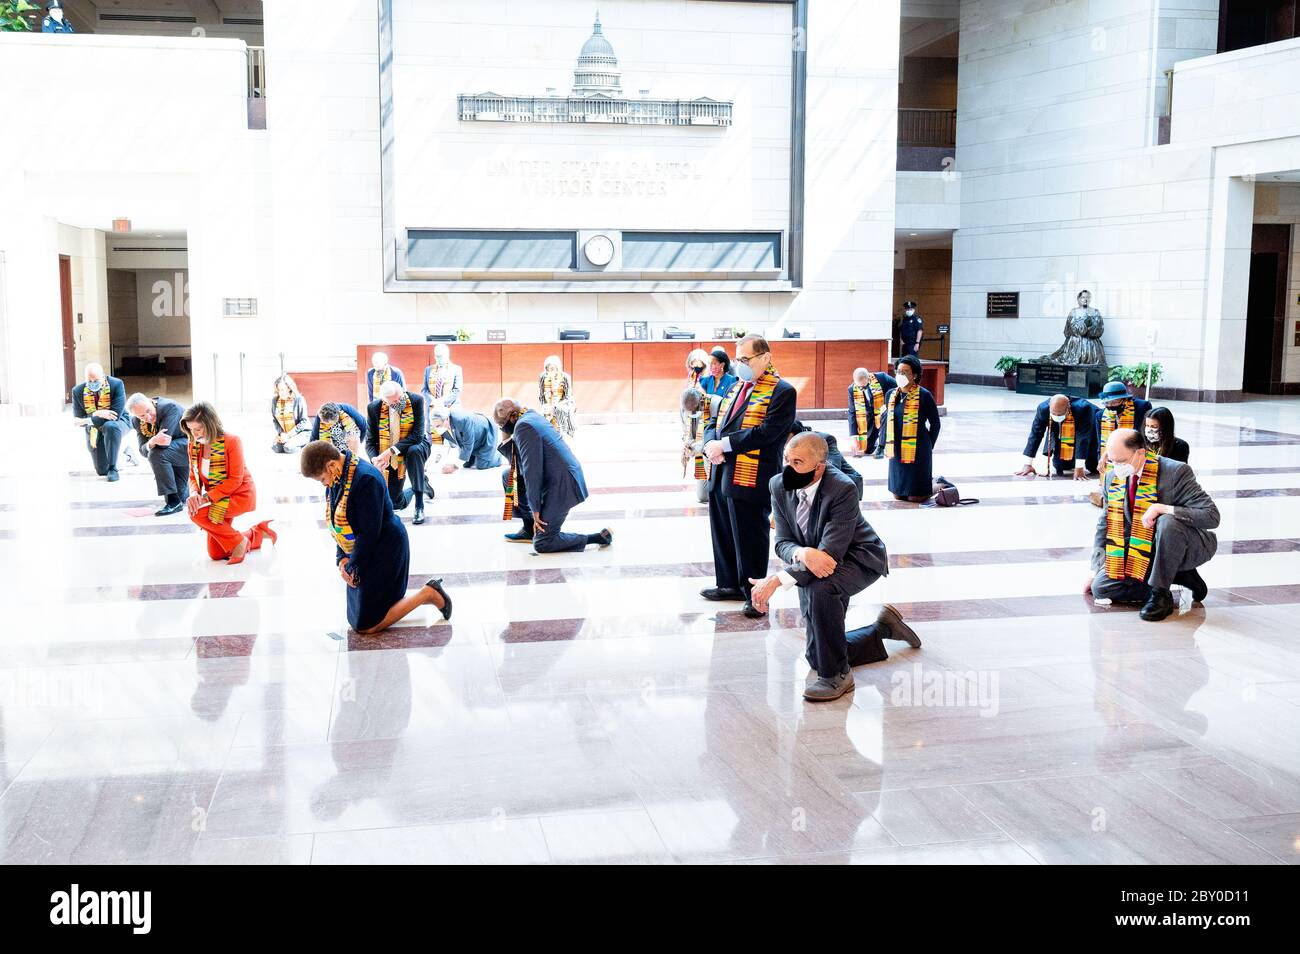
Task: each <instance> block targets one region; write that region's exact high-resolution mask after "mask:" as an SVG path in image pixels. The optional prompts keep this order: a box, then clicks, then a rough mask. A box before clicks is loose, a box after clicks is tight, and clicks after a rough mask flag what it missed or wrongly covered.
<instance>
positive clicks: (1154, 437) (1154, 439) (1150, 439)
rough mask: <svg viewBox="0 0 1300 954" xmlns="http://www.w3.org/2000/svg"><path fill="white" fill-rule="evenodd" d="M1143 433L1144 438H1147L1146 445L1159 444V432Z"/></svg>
mask: <svg viewBox="0 0 1300 954" xmlns="http://www.w3.org/2000/svg"><path fill="white" fill-rule="evenodd" d="M1145 433H1146V436H1147V443H1148V444H1159V443H1160V432H1159V431H1146V432H1145Z"/></svg>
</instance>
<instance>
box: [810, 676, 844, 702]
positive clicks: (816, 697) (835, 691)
mask: <svg viewBox="0 0 1300 954" xmlns="http://www.w3.org/2000/svg"><path fill="white" fill-rule="evenodd" d="M852 691H853V673H851V672H842V673H840V674H839V675H838V676H818V677H817V681H816V682H814V683H813V684H812V685H810V686H805V687H804V690H803V697H804V698H805V699H807V700H808V701H809V702H830V701H831V700H833V699H838V698H839V697H840V696H842V695H844V694H845V693H846V692H852Z"/></svg>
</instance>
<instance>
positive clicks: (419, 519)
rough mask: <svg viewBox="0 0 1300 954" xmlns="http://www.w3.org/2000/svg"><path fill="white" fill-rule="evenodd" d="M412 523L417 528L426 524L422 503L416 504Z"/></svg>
mask: <svg viewBox="0 0 1300 954" xmlns="http://www.w3.org/2000/svg"><path fill="white" fill-rule="evenodd" d="M411 523H413V524H415V525H416V526H417V527H418V526H419V525H420V524H422V523H424V506H423V504H422V503H420V504H416V506H415V518H414V519H413V520H412V521H411Z"/></svg>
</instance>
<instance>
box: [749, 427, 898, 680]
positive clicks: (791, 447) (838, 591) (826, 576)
mask: <svg viewBox="0 0 1300 954" xmlns="http://www.w3.org/2000/svg"><path fill="white" fill-rule="evenodd" d="M826 451H827V446H826V441H825V440H823V439H822V437H821V435H819V434H816V433H813V432H808V433H803V434H796V435H795V436H794V437H792V438H791V439H790V442H789V443H788V444H786V447H785V470H784V471H782V472H781V473H780V474H778V475H776V476H775V477H773V478H772V480H771V482H770V483H769V484H768V488H769V489H770V490H771V492H772V513H773V514H774V515H775V517H776V554H777V556H779V557H780V558H781V559H782V560H783V561H784V562H785V569H783V570H781V571H780V572H779V573H776V574H773V575H772V576H769V577H767V578H766V579H763V580H750V583H751V584H753V587H754V589H753V596H752V598H753V600H754V605H755V606H757V607H759V608H760V609H762V610H764V611H766V610H767V603H768V600H769V599H770V598H771V596H772V594H773V593H775V592H776V590H777V588H778V587H780V588H782V589H789V588H790V587H792V586H797V587H799V608H800V609H801V610H802V611H803V618H804V623H805V625H806V626H807V630H808V648H807V650H806V651H805V654H804V655H805V657H806V658H807V660H808V665H809V666H811V667H812V668H813V671H814V672H815V673H816V676H817V678H816V679H815V680H812V681H810V682H809V684H808V686H807V687H806V688H805V689H804V691H803V696H804V698H805V699H808V700H809V701H811V702H828V701H830V700H832V699H838V698H839V697H840V696H842V695H844V694H845V693H846V692H851V691H852V690H853V673H852V671H851V667H853V666H863V665H866V664H867V663H873V662H880V661H881V660H882V659H885V658H887V657H888V655H889V654H888V653H887V652H886V651H885V646H884V643H883V642H882V640H885V639H899V640H903V641H904V642H906V643H907V644H908V645H910V646H912V647H913V648H918V649H919V648H920V646H921V640H920V637H918V636H917V635H916V633H914V632H913V631H912V629H911V628H910V627H909V626H908V625H907V624H906V623H904V622H903V618H902V616H900V615H899V613H898V610H896V609H895V608H894V607H892V606H890V605H889V604H885V606H884V607H883V608H882V609H881V611H880V614H879V615H878V616H877V617H876V621H875V622H874V623H872V624H871V625H870V626H863V627H861V628H860V629H855V630H853V631H852V632H850V633H846V632H845V631H844V617H845V614H846V613H847V612H848V609H849V600H850V599H851V598H852V597H853V596H854V595H856V594H858V593H861V592H862V591H863V590H865V589H866V588H867V587H868V586H870V585H871V584H872V583H874V582H876V580H878V579H880V578H881V577H882V576H888V575H889V554H888V553H887V552H886V551H885V544H884V543H883V542H881V540H880V537H878V536H876V531H874V530H872V529H871V525H870V524H868V523H867V521H866V519H865V518H864V517H863V516H862V511H861V510H860V509H859V507H858V493H857V488H856V487H854V486H853V481H851V480H849V478H848V477H846V476H845V475H844V474H843V473H841V472H840V471H838V470H832V469H830V468H829V467H827V466H826Z"/></svg>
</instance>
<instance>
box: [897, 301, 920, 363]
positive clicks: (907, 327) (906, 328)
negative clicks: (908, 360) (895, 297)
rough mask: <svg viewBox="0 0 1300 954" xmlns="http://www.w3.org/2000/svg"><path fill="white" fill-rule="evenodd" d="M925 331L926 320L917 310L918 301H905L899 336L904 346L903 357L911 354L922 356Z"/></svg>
mask: <svg viewBox="0 0 1300 954" xmlns="http://www.w3.org/2000/svg"><path fill="white" fill-rule="evenodd" d="M924 333H925V321H924V320H923V319H922V318H921V316H920V315H919V314H917V311H916V302H914V301H905V302H903V321H902V323H901V324H900V326H899V337H900V338H901V344H902V348H903V354H902V356H903V357H906V356H907V355H909V354H913V355H916V356H917V357H920V354H919V352H920V350H921V337H922V335H924Z"/></svg>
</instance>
